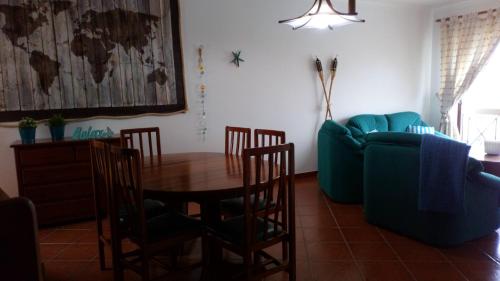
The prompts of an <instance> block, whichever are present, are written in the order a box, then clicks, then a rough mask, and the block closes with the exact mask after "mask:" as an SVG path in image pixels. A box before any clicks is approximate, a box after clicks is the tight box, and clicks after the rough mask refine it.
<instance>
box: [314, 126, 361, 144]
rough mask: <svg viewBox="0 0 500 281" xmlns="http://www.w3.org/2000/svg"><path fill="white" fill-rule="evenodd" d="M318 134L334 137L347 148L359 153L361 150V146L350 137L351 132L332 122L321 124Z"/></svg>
mask: <svg viewBox="0 0 500 281" xmlns="http://www.w3.org/2000/svg"><path fill="white" fill-rule="evenodd" d="M320 134H323V135H326V136H328V137H336V138H338V139H339V140H340V141H341V142H342V143H343V144H345V145H346V146H347V147H349V148H350V149H353V150H355V151H360V150H362V148H363V146H362V144H361V143H360V142H359V141H357V140H356V139H355V138H353V137H352V135H351V131H349V129H347V127H345V126H343V125H341V124H339V123H337V122H335V121H332V120H327V121H325V123H323V126H322V127H321V130H320Z"/></svg>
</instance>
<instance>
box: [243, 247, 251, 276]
mask: <svg viewBox="0 0 500 281" xmlns="http://www.w3.org/2000/svg"><path fill="white" fill-rule="evenodd" d="M243 267H244V270H245V271H244V273H245V280H246V281H250V280H252V253H246V254H245V256H244V257H243Z"/></svg>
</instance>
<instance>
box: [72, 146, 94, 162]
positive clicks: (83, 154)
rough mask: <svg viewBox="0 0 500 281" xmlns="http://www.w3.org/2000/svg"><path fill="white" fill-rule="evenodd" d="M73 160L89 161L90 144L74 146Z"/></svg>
mask: <svg viewBox="0 0 500 281" xmlns="http://www.w3.org/2000/svg"><path fill="white" fill-rule="evenodd" d="M75 160H76V161H78V162H80V161H82V162H83V161H87V162H88V161H90V145H79V146H76V147H75Z"/></svg>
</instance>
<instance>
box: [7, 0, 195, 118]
mask: <svg viewBox="0 0 500 281" xmlns="http://www.w3.org/2000/svg"><path fill="white" fill-rule="evenodd" d="M178 1H179V0H0V121H17V120H19V119H21V117H23V116H30V117H34V118H36V119H44V118H47V117H49V116H50V115H52V114H53V113H54V112H57V113H62V114H63V115H64V116H65V117H66V118H86V117H92V116H123V115H138V114H146V113H171V112H177V111H183V110H185V109H186V98H185V92H184V73H183V65H182V46H181V34H180V23H179V21H180V14H179V3H178Z"/></svg>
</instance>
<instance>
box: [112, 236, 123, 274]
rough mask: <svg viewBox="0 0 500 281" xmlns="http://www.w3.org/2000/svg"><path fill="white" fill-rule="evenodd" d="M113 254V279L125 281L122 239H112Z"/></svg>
mask: <svg viewBox="0 0 500 281" xmlns="http://www.w3.org/2000/svg"><path fill="white" fill-rule="evenodd" d="M111 255H112V259H113V280H114V281H123V280H124V276H123V266H122V263H121V257H122V241H121V240H120V239H112V240H111Z"/></svg>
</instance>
